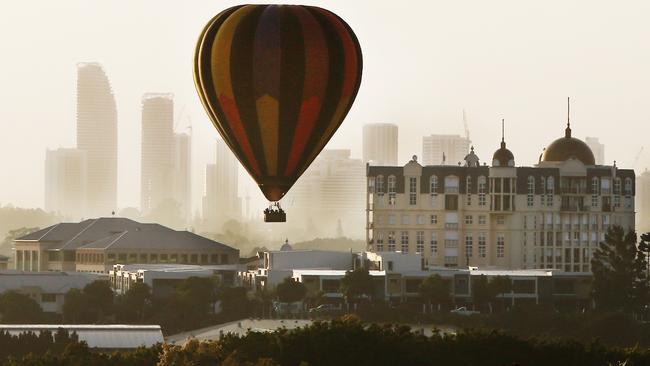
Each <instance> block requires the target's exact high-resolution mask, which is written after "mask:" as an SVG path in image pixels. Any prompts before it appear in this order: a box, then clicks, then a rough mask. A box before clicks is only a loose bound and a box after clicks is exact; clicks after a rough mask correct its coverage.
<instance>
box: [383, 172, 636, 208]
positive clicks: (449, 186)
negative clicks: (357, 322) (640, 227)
mask: <svg viewBox="0 0 650 366" xmlns="http://www.w3.org/2000/svg"><path fill="white" fill-rule="evenodd" d="M506 181H507V182H508V183H506V182H504V183H505V184H508V187H506V186H503V187H502V186H501V185H499V186H497V184H500V183H496V182H495V185H494V186H493V191H494V192H502V191H503V192H510V191H511V188H510V180H509V179H507V180H506ZM396 182H397V179H396V177H395V176H394V175H389V176H388V193H389V194H391V193H392V194H393V195H394V194H395V192H396ZM513 182H514V180H513ZM486 183H487V180H486V177H485V176H479V177H478V186H477V187H478V193H479V194H480V193H486ZM465 184H466V187H467V188H466V191H467V192H468V193H469V192H471V187H472V177H471V176H468V177H466V178H465ZM373 185H374V192H376V193H378V194H380V195H381V194H383V193H385V192H386V191H385V190H384V176H382V175H378V176H377V177H375V179H374V181H372V180H371V189H372V188H373ZM610 185H611V179H610V178H608V177H603V178H598V177H593V178H591V192H592V193H593V192H599V191H600V193H601V194H603V195H606V194H611V193H612V190H611V187H610ZM621 186H622V181H621V178H619V177H616V178H614V184H613V188H614V190H613V193H614V194H622V192H621ZM540 187H542V190H541V191H542V194H554V193H555V178H554V177H553V176H549V177H541V178H540ZM438 188H439V184H438V176H436V175H432V176H431V177H430V178H429V193H430V194H432V195H435V194H438V193H440V192H439V191H438ZM513 188H514V183H513ZM623 188H624V192H625V195H631V194H632V179H631V178H629V177H628V178H625V181H624V187H623ZM458 192H459V179H458V177H456V176H447V177H445V193H458ZM409 193H410V194H411V197H416V195H415V194H416V193H417V178H416V177H409ZM527 193H528V194H529V195H532V194H535V178H534V177H533V176H529V177H528V179H527ZM416 200H417V198H413V200H411V202H416ZM411 204H412V205H415V204H416V203H411Z"/></svg>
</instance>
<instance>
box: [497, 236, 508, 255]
mask: <svg viewBox="0 0 650 366" xmlns="http://www.w3.org/2000/svg"><path fill="white" fill-rule="evenodd" d="M505 251H506V239H505V237H504V236H503V234H497V258H503V257H504V256H505Z"/></svg>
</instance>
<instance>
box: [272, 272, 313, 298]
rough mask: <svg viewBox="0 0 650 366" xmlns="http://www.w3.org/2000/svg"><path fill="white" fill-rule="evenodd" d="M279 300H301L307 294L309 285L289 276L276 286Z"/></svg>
mask: <svg viewBox="0 0 650 366" xmlns="http://www.w3.org/2000/svg"><path fill="white" fill-rule="evenodd" d="M276 292H277V294H278V300H280V301H281V302H296V301H301V300H303V299H304V298H305V296H306V295H307V287H305V284H303V283H302V282H298V281H295V280H294V279H293V278H290V277H287V278H285V279H284V280H283V281H282V283H280V284H278V285H277V286H276Z"/></svg>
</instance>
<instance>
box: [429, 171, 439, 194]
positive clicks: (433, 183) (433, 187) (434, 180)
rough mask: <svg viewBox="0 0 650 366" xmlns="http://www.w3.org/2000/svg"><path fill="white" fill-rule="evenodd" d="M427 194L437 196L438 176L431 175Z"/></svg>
mask: <svg viewBox="0 0 650 366" xmlns="http://www.w3.org/2000/svg"><path fill="white" fill-rule="evenodd" d="M429 193H430V194H431V195H432V196H434V195H436V194H438V176H437V175H432V176H431V178H429Z"/></svg>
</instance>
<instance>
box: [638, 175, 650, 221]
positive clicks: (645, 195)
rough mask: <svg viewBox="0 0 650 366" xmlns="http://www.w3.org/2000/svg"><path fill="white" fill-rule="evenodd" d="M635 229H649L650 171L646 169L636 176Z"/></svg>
mask: <svg viewBox="0 0 650 366" xmlns="http://www.w3.org/2000/svg"><path fill="white" fill-rule="evenodd" d="M635 198H636V207H637V220H636V224H637V225H636V231H637V232H639V233H647V232H649V231H650V171H648V169H647V168H646V170H645V171H644V172H643V173H642V174H639V176H637V178H636V197H635Z"/></svg>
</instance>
